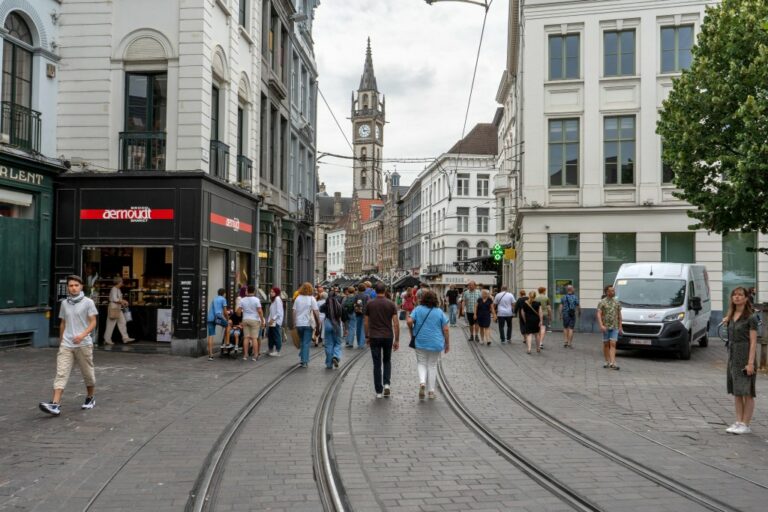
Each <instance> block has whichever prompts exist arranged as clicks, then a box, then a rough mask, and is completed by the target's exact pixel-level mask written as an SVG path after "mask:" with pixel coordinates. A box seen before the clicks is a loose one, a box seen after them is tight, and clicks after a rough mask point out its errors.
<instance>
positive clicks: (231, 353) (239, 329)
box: [219, 311, 243, 359]
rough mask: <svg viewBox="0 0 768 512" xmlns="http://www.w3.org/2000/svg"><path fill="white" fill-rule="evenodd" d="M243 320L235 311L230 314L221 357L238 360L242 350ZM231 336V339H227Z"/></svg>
mask: <svg viewBox="0 0 768 512" xmlns="http://www.w3.org/2000/svg"><path fill="white" fill-rule="evenodd" d="M242 322H243V320H242V318H241V317H240V316H239V315H238V314H236V313H235V312H234V311H230V312H229V325H228V326H227V328H226V329H225V330H224V335H223V337H222V340H221V350H220V352H219V356H220V357H228V358H231V359H236V358H237V357H238V354H239V353H240V351H241V350H242V348H241V345H240V342H241V341H242V339H243V326H242ZM227 335H229V338H227Z"/></svg>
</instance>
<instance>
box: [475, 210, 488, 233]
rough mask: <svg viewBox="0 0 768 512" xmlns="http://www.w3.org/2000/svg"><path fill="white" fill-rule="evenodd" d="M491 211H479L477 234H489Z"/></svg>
mask: <svg viewBox="0 0 768 512" xmlns="http://www.w3.org/2000/svg"><path fill="white" fill-rule="evenodd" d="M489 211H490V210H489V209H488V208H478V209H477V232H478V233H487V232H488V216H489Z"/></svg>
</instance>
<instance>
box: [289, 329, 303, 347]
mask: <svg viewBox="0 0 768 512" xmlns="http://www.w3.org/2000/svg"><path fill="white" fill-rule="evenodd" d="M291 340H293V346H294V347H296V348H299V347H300V346H301V337H300V336H299V330H298V329H296V328H295V327H294V328H293V329H291Z"/></svg>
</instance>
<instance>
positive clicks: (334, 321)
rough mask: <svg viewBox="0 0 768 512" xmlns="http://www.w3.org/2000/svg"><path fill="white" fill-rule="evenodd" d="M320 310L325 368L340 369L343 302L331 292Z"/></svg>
mask: <svg viewBox="0 0 768 512" xmlns="http://www.w3.org/2000/svg"><path fill="white" fill-rule="evenodd" d="M323 295H325V293H323ZM319 308H320V316H321V317H324V320H323V331H324V334H325V336H324V340H325V367H326V368H328V369H329V370H330V369H331V368H338V367H339V363H340V362H341V330H342V325H341V322H342V320H341V317H342V305H341V300H340V298H339V296H338V295H336V293H335V292H333V291H331V294H330V295H329V296H328V297H327V298H326V299H325V300H324V301H323V304H322V305H320V306H319Z"/></svg>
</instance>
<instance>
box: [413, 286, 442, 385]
mask: <svg viewBox="0 0 768 512" xmlns="http://www.w3.org/2000/svg"><path fill="white" fill-rule="evenodd" d="M420 304H421V305H420V306H418V307H417V308H416V309H414V310H413V313H411V315H410V316H409V317H408V328H409V329H410V331H411V336H413V335H414V334H415V335H416V365H417V368H418V371H419V398H420V399H424V396H425V394H426V393H425V391H426V392H427V393H428V394H429V398H435V380H436V379H437V363H438V362H439V361H440V353H441V352H442V351H443V350H444V351H445V353H446V354H447V353H448V351H449V350H450V342H449V339H448V319H447V318H446V317H445V313H443V311H442V310H441V309H440V308H438V307H437V295H435V292H432V291H424V292H423V294H422V296H421V301H420Z"/></svg>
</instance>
